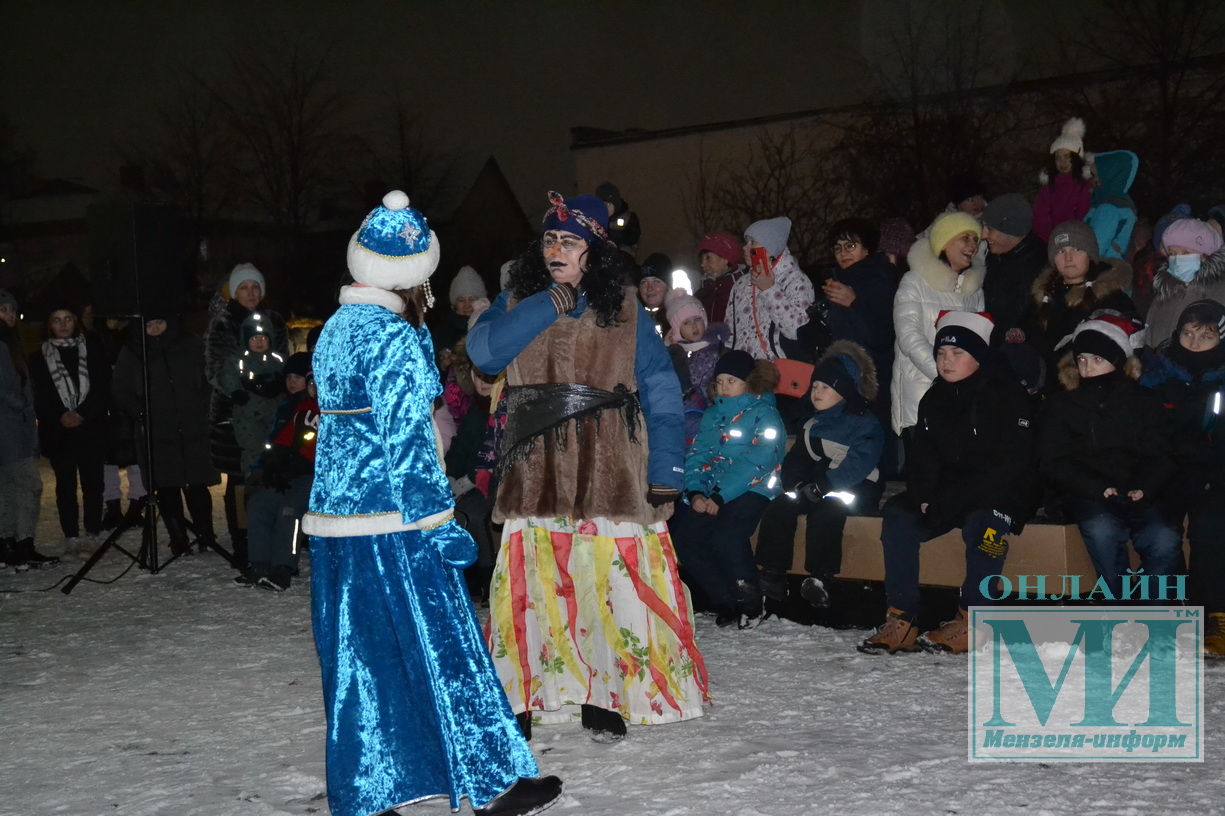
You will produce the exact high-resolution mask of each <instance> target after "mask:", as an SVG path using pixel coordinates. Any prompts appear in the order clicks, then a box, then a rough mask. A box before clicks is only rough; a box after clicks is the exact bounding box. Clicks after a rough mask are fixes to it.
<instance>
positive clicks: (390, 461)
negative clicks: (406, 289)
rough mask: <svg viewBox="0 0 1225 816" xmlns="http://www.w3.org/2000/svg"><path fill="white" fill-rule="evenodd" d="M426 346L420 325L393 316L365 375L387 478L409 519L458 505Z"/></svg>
mask: <svg viewBox="0 0 1225 816" xmlns="http://www.w3.org/2000/svg"><path fill="white" fill-rule="evenodd" d="M421 333H422V334H424V333H426V332H424V331H421ZM422 352H423V345H422V339H421V337H420V335H419V334H418V330H417V329H414V328H413V327H412V326H411V325H410V324H409V323H408V322H407V321H404V320H399V319H397V320H395V321H394V322H389V323H388V324H387V325H386V326H385V327H384V330H383V331H382V332H381V333H380V334H379V335H378V337H377V338H375V344H374V348H373V349H372V350H371V356H370V359H371V360H373V361H374V364H373V367H372V369H371V371H370V372H369V374H368V375H367V378H366V387H367V389H368V391H369V394H370V401H371V405H372V406H373V409H374V418H375V423H376V425H377V427H378V430H379V433H380V435H381V436H382V445H383V450H384V451H385V452H386V457H387V458H386V461H385V468H386V472H387V478H388V480H389V481H390V483H391V486H392V489H391V492H392V496H393V498H394V500H395V502H396V505H397V507H398V508H399V510H400V512H401V514H402V515H403V519H404V521H405V522H406V523H407V522H410V521H416V520H417V519H420V518H424V517H426V516H430V515H433V514H434V513H439V512H442V511H443V510H446V509H448V508H450V507H452V506H453V505H454V499H453V498H452V496H451V488H450V484H449V483H448V482H447V477H446V475H445V474H444V473H443V471H442V464H441V463H440V462H439V460H438V445H437V442H436V441H435V437H434V425H433V421H432V418H433V414H434V398H435V397H436V396H438V394H439V391H440V386H439V385H438V370H437V369H436V368H435V367H434V362H433V358H432V357H426V356H425V355H424V354H423V353H422Z"/></svg>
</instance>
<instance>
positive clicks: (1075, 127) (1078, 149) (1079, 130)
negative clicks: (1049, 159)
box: [1050, 116, 1085, 159]
mask: <svg viewBox="0 0 1225 816" xmlns="http://www.w3.org/2000/svg"><path fill="white" fill-rule="evenodd" d="M1056 150H1070V151H1072V152H1073V153H1075V154H1076V155H1077V156H1080V157H1081V158H1082V159H1083V158H1084V157H1085V120H1084V119H1081V118H1080V117H1079V116H1073V117H1072V118H1071V119H1069V120H1068V121H1066V122H1064V123H1063V130H1062V131H1061V132H1060V133H1059V136H1058V137H1056V139H1055V141H1053V142H1051V149H1050V152H1051V153H1054V152H1055V151H1056Z"/></svg>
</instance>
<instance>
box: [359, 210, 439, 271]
mask: <svg viewBox="0 0 1225 816" xmlns="http://www.w3.org/2000/svg"><path fill="white" fill-rule="evenodd" d="M438 255H439V249H438V236H436V235H434V231H433V230H431V229H430V225H429V222H428V221H426V219H425V216H424V215H422V214H421V213H420V212H418V211H417V210H414V209H413V208H412V207H410V206H408V196H407V195H406V194H405V193H404V192H403V191H402V190H392V191H391V192H389V193H388V194H387V195H385V196H383V204H382V206H380V207H375V208H374V209H373V210H371V211H370V214H369V215H367V216H366V220H364V221H362V225H361V226H360V227H358V229H357V232H355V233H353V237H352V238H350V239H349V249H348V252H347V254H346V260H347V261H348V265H349V274H350V275H352V276H353V280H355V281H357V282H358V283H361V284H364V285H366V286H374V287H377V288H379V289H411V288H412V287H414V286H420V285H421V284H423V283H425V282H426V281H427V280H428V279H429V277H430V275H432V274H434V270H435V269H436V268H437V267H438Z"/></svg>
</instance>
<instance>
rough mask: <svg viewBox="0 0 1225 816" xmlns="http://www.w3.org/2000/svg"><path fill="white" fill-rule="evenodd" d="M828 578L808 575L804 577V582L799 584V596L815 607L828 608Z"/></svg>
mask: <svg viewBox="0 0 1225 816" xmlns="http://www.w3.org/2000/svg"><path fill="white" fill-rule="evenodd" d="M830 580H831V579H829V578H824V579H822V578H817V577H816V576H809V577H808V578H805V579H804V583H802V584H800V597H802V598H803V599H804V600H806V601H808V602H809V603H810V604H812V605H813V606H814V607H816V608H817V609H828V608H829V583H830Z"/></svg>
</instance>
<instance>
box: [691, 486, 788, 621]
mask: <svg viewBox="0 0 1225 816" xmlns="http://www.w3.org/2000/svg"><path fill="white" fill-rule="evenodd" d="M769 502H770V500H769V499H767V498H766V497H765V496H762V495H761V494H759V493H752V492H750V493H745V494H743V495H741V496H738V497H737V498H735V499H732V500H731V501H729V502H727V503H726V504H724V505H723V506H722V507H720V508H719V514H718V515H717V516H711V515H708V514H706V513H697V512H694V510H693V508H692V507H690V506H689V505H688V504H685V503H684V502H677V505H676V512H675V513H674V514H673V516H672V519H671V520H670V521H669V522H668V532H669V533H670V534H671V536H672V546H673V547H675V548H676V555H677V557H678V558H679V559H680V562H681V566H683V567H684V568H685V573H686V574H687V575H688V577H689V579H690V580H691V581H693V582H694V583H696V584H697V585H698V589H700V590H701V591H702V593H704V594H705V595H706V598H707V600H708V601H709V602H710V605H711V606H712V607H714V609H715V611H716V612H718V613H719V614H724V615H734V614H736V613H738V612H744V613H746V614H750V615H752V614H760V612H761V610H760V606H761V593H760V592H757V593H756V597H755V603H756V607H753V605H752V604H748V605H747V606H745V605H744V604H743V601H746V600H748V599H747V598H742V597H741V587H744V588H745V589H752V590H753V591H756V587H757V565H756V563H754V560H753V551H752V549H751V548H750V547H749V536H751V535H753V530H755V529H756V528H757V522H758V521H760V520H761V514H762V511H764V510H765V509H766V505H767V504H769ZM742 606H745V608H741V607H742Z"/></svg>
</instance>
